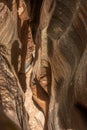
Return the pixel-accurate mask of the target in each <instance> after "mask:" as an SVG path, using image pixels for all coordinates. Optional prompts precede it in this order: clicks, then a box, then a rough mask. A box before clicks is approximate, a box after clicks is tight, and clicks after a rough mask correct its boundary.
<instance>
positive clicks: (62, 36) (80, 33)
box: [32, 0, 87, 130]
mask: <svg viewBox="0 0 87 130" xmlns="http://www.w3.org/2000/svg"><path fill="white" fill-rule="evenodd" d="M86 12H87V2H86V1H85V0H55V1H54V0H49V1H48V0H43V4H42V8H41V13H40V14H41V15H40V24H39V27H38V32H37V35H36V57H35V63H34V68H33V76H32V77H34V81H35V82H34V83H33V84H34V85H32V86H33V91H34V100H35V102H37V104H38V105H39V106H40V108H42V110H43V112H44V113H46V116H47V113H48V111H49V113H48V117H49V118H48V129H49V130H59V129H60V130H61V129H76V130H82V129H84V130H86V129H87V123H86V122H87V117H86V114H87V94H86V93H87V90H86V86H87V85H86V80H87V78H86V72H87V70H86V64H87V63H86V61H87V47H86V46H87V45H86V44H87V14H86ZM44 62H45V63H44ZM49 68H50V69H49ZM47 71H49V72H47ZM44 73H45V75H44ZM47 75H48V76H47ZM45 76H46V77H45ZM43 77H45V79H47V80H44V78H43ZM48 79H50V84H49V85H48V84H47V82H48V81H49V80H48ZM41 80H42V82H41ZM43 83H44V84H43ZM37 84H38V85H37ZM39 86H40V87H41V93H44V92H45V94H43V95H44V98H42V97H43V96H42V97H41V95H39V93H40V92H39V91H40V87H39ZM49 88H50V91H51V92H50V94H49V92H48V91H47V90H48V89H49ZM38 89H39V90H38ZM42 89H43V92H42ZM36 90H37V91H36ZM35 91H36V93H37V94H36V95H35ZM49 98H50V103H49ZM43 102H45V103H43ZM45 104H48V106H49V110H47V112H46V110H44V108H46V107H47V108H48V106H47V105H46V106H45Z"/></svg>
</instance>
